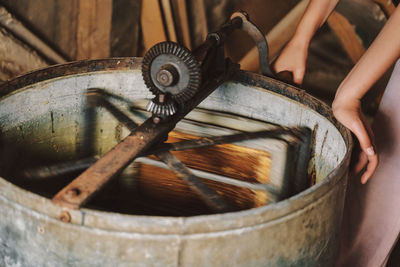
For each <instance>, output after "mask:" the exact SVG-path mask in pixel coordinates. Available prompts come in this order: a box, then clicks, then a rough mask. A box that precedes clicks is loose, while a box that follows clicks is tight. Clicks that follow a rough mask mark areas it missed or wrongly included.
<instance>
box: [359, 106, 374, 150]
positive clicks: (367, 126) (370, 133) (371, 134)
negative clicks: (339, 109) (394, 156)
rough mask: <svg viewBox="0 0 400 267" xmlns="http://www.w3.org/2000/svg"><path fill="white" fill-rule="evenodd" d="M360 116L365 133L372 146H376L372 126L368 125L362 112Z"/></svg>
mask: <svg viewBox="0 0 400 267" xmlns="http://www.w3.org/2000/svg"><path fill="white" fill-rule="evenodd" d="M360 118H361V121H362V122H363V124H364V127H365V129H366V130H367V133H368V135H369V139H370V142H371V144H372V146H373V147H376V146H375V135H374V132H373V131H372V128H371V127H370V126H369V124H368V122H367V120H366V119H365V116H364V115H363V114H362V113H361V114H360Z"/></svg>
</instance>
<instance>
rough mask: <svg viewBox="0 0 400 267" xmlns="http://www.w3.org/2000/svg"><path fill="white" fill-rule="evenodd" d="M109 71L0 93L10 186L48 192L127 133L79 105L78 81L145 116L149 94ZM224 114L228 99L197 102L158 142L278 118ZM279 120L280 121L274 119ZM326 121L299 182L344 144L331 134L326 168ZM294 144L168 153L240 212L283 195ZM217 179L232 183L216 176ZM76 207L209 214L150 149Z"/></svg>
mask: <svg viewBox="0 0 400 267" xmlns="http://www.w3.org/2000/svg"><path fill="white" fill-rule="evenodd" d="M110 75H111V76H112V75H113V74H110V73H103V74H101V73H98V74H96V75H91V76H90V77H89V79H90V82H88V77H86V76H80V77H79V76H77V77H69V78H68V77H67V78H63V79H57V80H53V81H43V82H39V83H36V84H33V85H31V86H28V87H25V88H22V89H20V90H17V91H15V92H14V93H12V94H8V95H6V96H3V97H2V98H1V99H0V103H1V104H0V142H1V143H0V171H1V173H0V175H1V176H2V177H4V178H5V179H6V180H8V181H10V182H12V183H14V184H15V185H17V186H19V187H22V188H24V189H27V190H29V191H32V192H34V193H37V194H39V195H41V196H44V197H47V198H52V197H53V196H54V195H55V194H56V193H57V192H58V191H59V190H61V189H62V188H63V187H64V186H66V185H67V184H68V183H69V182H71V181H72V180H73V179H74V178H76V177H77V176H78V175H79V174H80V173H81V172H82V171H83V170H85V168H87V167H88V166H90V164H91V163H93V162H94V161H95V160H96V159H97V158H99V157H101V156H102V155H103V154H104V153H106V152H107V151H109V150H110V149H112V148H113V147H114V146H115V145H116V144H118V143H119V142H120V141H121V140H123V138H124V137H126V136H127V135H129V133H130V132H129V130H128V129H126V128H125V127H124V125H123V124H121V122H119V121H118V120H117V119H116V118H115V117H113V116H112V115H111V114H110V113H109V112H107V110H105V109H104V108H103V107H95V108H93V107H88V105H87V103H86V98H85V92H86V89H88V88H92V87H97V86H99V87H101V88H104V90H106V91H107V92H110V96H111V97H110V99H109V100H110V102H111V103H113V104H114V105H115V106H116V107H118V108H119V109H120V110H121V111H123V112H124V113H125V114H126V115H128V116H129V117H130V119H131V120H132V121H133V122H135V123H137V124H138V125H139V124H140V123H142V122H143V121H144V120H145V119H147V118H149V117H150V114H149V113H148V112H147V111H145V103H146V101H148V98H149V93H148V92H147V93H145V91H144V90H145V89H140V90H131V89H130V88H132V87H135V88H139V87H140V88H143V85H142V84H141V81H140V80H139V81H138V79H135V80H134V81H131V83H130V84H129V79H127V80H128V82H127V84H123V83H122V82H121V81H123V80H124V75H128V74H124V75H122V76H121V77H119V78H118V77H112V78H111V76H110ZM130 75H131V74H130ZM114 76H115V75H114ZM108 79H110V80H108ZM116 79H117V81H118V82H115V81H116ZM79 80H81V81H79ZM132 83H133V84H132ZM107 84H109V86H107ZM263 94H269V93H267V92H265V91H264V92H263ZM272 95H274V94H272ZM146 99H147V100H146ZM213 101H215V98H214V100H213ZM218 101H220V100H218ZM218 101H217V102H218ZM286 101H287V100H286ZM229 109H231V111H229ZM232 111H233V112H232ZM234 111H235V106H234V104H233V106H230V107H229V105H227V106H226V107H225V110H219V109H216V108H212V107H211V108H207V107H203V108H197V109H195V110H194V111H192V112H191V113H189V114H188V116H186V118H185V119H184V120H183V121H181V122H180V123H178V125H177V127H176V128H175V130H174V131H173V132H171V133H170V134H169V136H168V138H167V142H177V141H181V140H191V139H199V138H201V137H210V136H221V135H228V134H235V133H240V132H243V131H245V132H252V131H257V130H261V129H264V130H265V129H272V128H273V127H275V126H276V125H277V124H279V122H278V121H276V119H274V118H272V119H271V122H268V121H267V119H266V120H261V119H259V118H252V117H251V116H246V115H243V114H238V113H235V112H234ZM315 116H316V115H315ZM281 120H285V118H284V116H283V118H281ZM311 120H312V119H311ZM326 127H328V128H329V127H330V128H332V129H330V130H329V131H333V133H332V134H329V136H328V133H325V141H324V138H323V137H322V138H321V137H319V138H317V137H316V135H317V133H316V132H315V131H321V133H322V135H323V131H324V129H315V127H314V133H313V136H312V137H311V138H312V139H313V143H312V144H311V147H312V148H311V151H310V153H312V155H313V157H311V158H310V159H309V160H307V170H306V175H305V177H304V179H305V180H306V181H307V182H306V183H307V186H308V187H309V186H312V185H313V184H314V183H315V182H316V180H318V181H320V180H322V179H323V177H324V176H326V175H327V174H328V173H329V172H330V171H331V170H332V169H334V168H335V167H336V166H337V164H338V163H339V162H341V160H342V159H343V157H344V154H345V151H346V148H345V147H344V144H343V140H339V141H337V142H339V143H341V145H342V147H341V148H339V149H336V150H335V151H336V152H335V153H334V155H333V156H332V155H330V158H335V159H334V160H335V162H336V166H335V164H332V163H331V162H329V160H328V161H326V160H325V158H326V157H325V155H326V154H329V151H328V152H327V151H324V147H325V148H326V146H332V145H333V146H334V145H335V144H332V143H330V145H328V144H327V143H326V140H327V139H329V138H331V137H330V136H331V135H333V136H336V137H334V139H335V138H336V139H340V138H341V136H340V133H339V132H338V131H337V130H336V129H335V128H334V127H333V126H326ZM335 131H336V132H335ZM318 135H321V134H320V133H318ZM336 139H335V140H336ZM328 141H329V140H328ZM295 146H296V140H293V138H291V137H287V136H280V137H279V138H270V137H265V138H257V139H254V140H245V141H240V142H235V143H229V144H219V145H215V146H208V147H204V148H198V149H190V150H183V151H176V152H172V153H173V154H174V155H175V156H176V157H178V158H179V159H180V160H181V161H182V162H183V163H184V164H186V165H187V166H188V167H189V168H191V169H192V170H193V171H194V172H196V175H198V176H199V177H201V176H202V175H203V176H204V177H208V179H203V180H202V181H203V182H204V183H205V184H206V185H207V186H209V187H211V188H213V189H214V190H215V191H216V192H217V193H218V194H219V195H221V196H223V197H224V199H226V200H227V201H228V202H229V203H230V205H231V206H232V207H234V208H233V210H244V209H250V208H257V207H261V206H264V205H267V204H269V203H272V202H276V201H279V200H282V199H285V198H287V197H289V196H291V195H293V193H292V189H291V188H292V186H291V183H292V180H293V177H292V176H293V162H294V160H295V159H296V157H297V156H298V155H295V154H293V153H294V152H293V147H295ZM316 149H320V150H318V151H316ZM325 150H326V149H325ZM52 166H58V167H59V168H60V166H64V169H67V171H64V172H60V173H56V174H55V173H54V172H51V171H49V168H51V167H52ZM68 168H69V169H68ZM294 171H295V170H294ZM48 173H50V174H51V175H49V174H48ZM221 177H222V178H221ZM225 178H229V179H234V180H237V181H239V182H238V183H237V184H235V183H225V182H221V179H222V180H223V179H225ZM240 182H242V183H240ZM243 185H244V186H243ZM85 207H87V208H93V209H99V210H106V211H112V212H118V213H125V214H136V215H158V216H194V215H204V214H212V213H214V211H213V210H211V209H210V208H209V207H208V206H207V205H206V204H205V203H204V202H203V201H202V200H201V198H200V197H199V196H198V195H197V194H196V193H195V192H193V190H192V189H191V188H190V187H189V186H188V185H187V184H186V183H185V182H184V181H182V180H181V179H179V177H177V175H175V174H174V173H173V172H172V171H171V170H169V169H168V167H166V166H165V165H163V164H162V163H161V162H160V161H158V160H157V158H156V157H154V156H148V157H141V158H139V159H137V160H135V161H134V162H133V163H132V164H130V165H129V166H128V167H127V168H126V169H124V170H123V171H122V172H121V173H120V174H119V175H118V176H117V177H115V178H114V179H113V180H112V181H111V182H110V183H109V184H107V186H105V187H104V188H103V189H102V190H101V192H100V193H99V194H97V195H96V196H95V197H94V198H93V199H91V200H90V201H89V202H88V203H87V204H86V205H85Z"/></svg>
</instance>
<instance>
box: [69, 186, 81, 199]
mask: <svg viewBox="0 0 400 267" xmlns="http://www.w3.org/2000/svg"><path fill="white" fill-rule="evenodd" d="M80 193H81V190H79V189H78V188H72V189H69V190H68V191H67V192H66V195H67V196H68V197H69V198H74V197H77V196H79V194H80Z"/></svg>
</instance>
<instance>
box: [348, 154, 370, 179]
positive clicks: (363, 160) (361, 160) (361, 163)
mask: <svg viewBox="0 0 400 267" xmlns="http://www.w3.org/2000/svg"><path fill="white" fill-rule="evenodd" d="M367 163H368V158H367V155H365V153H364V152H360V153H359V157H358V160H357V163H356V164H355V165H354V167H353V169H352V172H353V173H354V174H357V173H359V172H360V171H361V170H362V169H364V167H365V166H366V165H367Z"/></svg>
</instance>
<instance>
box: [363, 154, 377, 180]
mask: <svg viewBox="0 0 400 267" xmlns="http://www.w3.org/2000/svg"><path fill="white" fill-rule="evenodd" d="M378 163H379V159H378V154H376V153H375V154H374V155H373V156H368V165H367V169H366V170H365V172H364V173H363V175H362V176H361V183H362V184H365V183H366V182H368V180H369V179H370V178H371V176H372V174H373V173H374V172H375V170H376V167H377V166H378Z"/></svg>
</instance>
